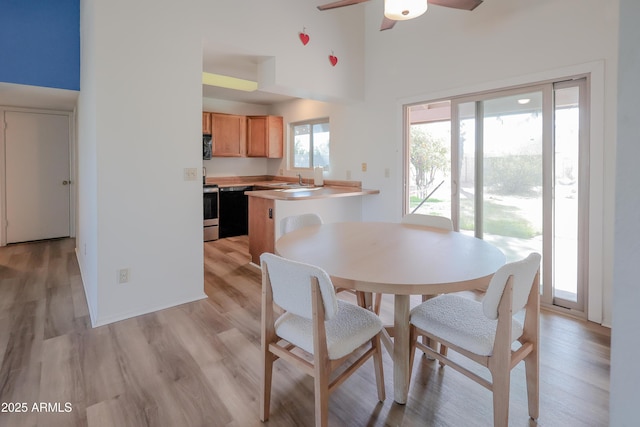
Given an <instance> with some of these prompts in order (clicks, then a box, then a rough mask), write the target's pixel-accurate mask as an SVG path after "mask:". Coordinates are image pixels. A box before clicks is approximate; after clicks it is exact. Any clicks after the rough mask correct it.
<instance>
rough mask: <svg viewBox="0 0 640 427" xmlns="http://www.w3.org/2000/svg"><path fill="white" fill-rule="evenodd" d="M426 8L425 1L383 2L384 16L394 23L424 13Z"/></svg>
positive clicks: (397, 0) (394, 0)
mask: <svg viewBox="0 0 640 427" xmlns="http://www.w3.org/2000/svg"><path fill="white" fill-rule="evenodd" d="M427 7H428V4H427V0H384V16H385V17H387V18H389V19H393V20H394V21H406V20H408V19H413V18H417V17H418V16H420V15H422V14H423V13H425V12H426V11H427Z"/></svg>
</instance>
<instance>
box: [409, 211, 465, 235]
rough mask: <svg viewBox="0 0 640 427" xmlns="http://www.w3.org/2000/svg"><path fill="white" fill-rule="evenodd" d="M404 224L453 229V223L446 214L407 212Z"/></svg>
mask: <svg viewBox="0 0 640 427" xmlns="http://www.w3.org/2000/svg"><path fill="white" fill-rule="evenodd" d="M402 223H403V224H411V225H422V226H425V227H435V228H441V229H443V230H448V231H453V223H452V222H451V220H450V219H449V218H447V217H444V216H437V215H425V214H415V213H414V214H406V215H405V216H404V217H403V218H402Z"/></svg>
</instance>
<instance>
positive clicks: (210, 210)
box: [203, 187, 220, 242]
mask: <svg viewBox="0 0 640 427" xmlns="http://www.w3.org/2000/svg"><path fill="white" fill-rule="evenodd" d="M218 196H219V193H218V188H217V187H215V188H212V187H205V188H204V192H203V201H204V203H203V206H204V241H205V242H208V241H210V240H218V236H219V232H218V224H219V219H218V211H219V209H220V201H219V197H218Z"/></svg>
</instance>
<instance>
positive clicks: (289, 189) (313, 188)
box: [277, 186, 321, 193]
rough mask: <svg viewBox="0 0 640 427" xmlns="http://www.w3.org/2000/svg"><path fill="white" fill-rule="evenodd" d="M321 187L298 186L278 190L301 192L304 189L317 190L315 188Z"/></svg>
mask: <svg viewBox="0 0 640 427" xmlns="http://www.w3.org/2000/svg"><path fill="white" fill-rule="evenodd" d="M320 188H321V187H304V186H303V187H300V186H297V187H296V188H286V189H281V190H277V191H282V192H283V193H300V192H303V191H315V190H319V189H320Z"/></svg>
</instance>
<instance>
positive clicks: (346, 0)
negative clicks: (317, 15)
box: [318, 0, 369, 10]
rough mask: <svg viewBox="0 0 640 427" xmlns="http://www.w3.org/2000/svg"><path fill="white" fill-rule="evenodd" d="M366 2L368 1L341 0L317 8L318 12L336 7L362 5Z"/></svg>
mask: <svg viewBox="0 0 640 427" xmlns="http://www.w3.org/2000/svg"><path fill="white" fill-rule="evenodd" d="M366 1H369V0H341V1H334V2H333V3H327V4H323V5H320V6H318V10H328V9H335V8H337V7H344V6H351V5H352V4H358V3H364V2H366Z"/></svg>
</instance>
